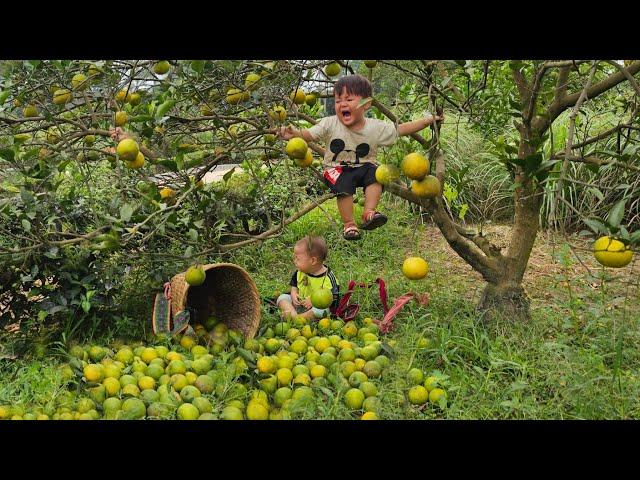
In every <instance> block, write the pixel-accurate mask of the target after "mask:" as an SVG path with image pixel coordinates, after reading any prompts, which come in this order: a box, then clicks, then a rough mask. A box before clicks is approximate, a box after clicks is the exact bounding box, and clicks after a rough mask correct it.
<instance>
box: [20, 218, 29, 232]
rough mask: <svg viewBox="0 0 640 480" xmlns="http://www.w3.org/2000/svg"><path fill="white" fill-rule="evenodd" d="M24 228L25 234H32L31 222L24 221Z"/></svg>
mask: <svg viewBox="0 0 640 480" xmlns="http://www.w3.org/2000/svg"><path fill="white" fill-rule="evenodd" d="M22 228H23V230H24V231H25V232H30V231H31V222H29V220H27V219H26V218H25V219H23V220H22Z"/></svg>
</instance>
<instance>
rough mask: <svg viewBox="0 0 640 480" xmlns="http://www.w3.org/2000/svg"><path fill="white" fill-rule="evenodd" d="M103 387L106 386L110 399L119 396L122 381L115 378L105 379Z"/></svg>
mask: <svg viewBox="0 0 640 480" xmlns="http://www.w3.org/2000/svg"><path fill="white" fill-rule="evenodd" d="M102 385H104V388H105V390H106V392H107V396H109V397H113V396H115V395H117V394H118V393H119V392H120V390H121V386H120V381H119V380H118V379H116V378H113V377H108V378H105V379H104V382H102Z"/></svg>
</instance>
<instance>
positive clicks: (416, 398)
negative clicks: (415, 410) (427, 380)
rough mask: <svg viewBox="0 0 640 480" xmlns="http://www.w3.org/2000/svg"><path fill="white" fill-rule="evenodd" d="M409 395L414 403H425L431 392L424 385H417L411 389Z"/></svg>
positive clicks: (410, 400)
mask: <svg viewBox="0 0 640 480" xmlns="http://www.w3.org/2000/svg"><path fill="white" fill-rule="evenodd" d="M408 397H409V402H411V403H412V404H413V405H424V404H425V403H427V399H428V398H429V392H428V391H427V389H426V388H424V387H423V386H422V385H416V386H415V387H411V388H410V389H409V393H408Z"/></svg>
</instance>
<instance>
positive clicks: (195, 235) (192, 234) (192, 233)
mask: <svg viewBox="0 0 640 480" xmlns="http://www.w3.org/2000/svg"><path fill="white" fill-rule="evenodd" d="M188 235H189V238H190V239H191V241H193V242H197V241H198V231H197V230H194V229H193V228H190V229H189V233H188Z"/></svg>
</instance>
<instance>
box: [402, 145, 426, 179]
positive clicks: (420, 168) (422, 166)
mask: <svg viewBox="0 0 640 480" xmlns="http://www.w3.org/2000/svg"><path fill="white" fill-rule="evenodd" d="M400 168H401V169H402V173H404V174H405V175H406V176H407V177H408V178H410V179H411V180H422V179H423V178H424V176H425V175H426V174H427V173H429V160H427V159H426V158H425V157H424V156H423V155H421V154H419V153H416V152H412V153H409V154H408V155H405V157H404V158H403V159H402V163H401V164H400Z"/></svg>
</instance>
